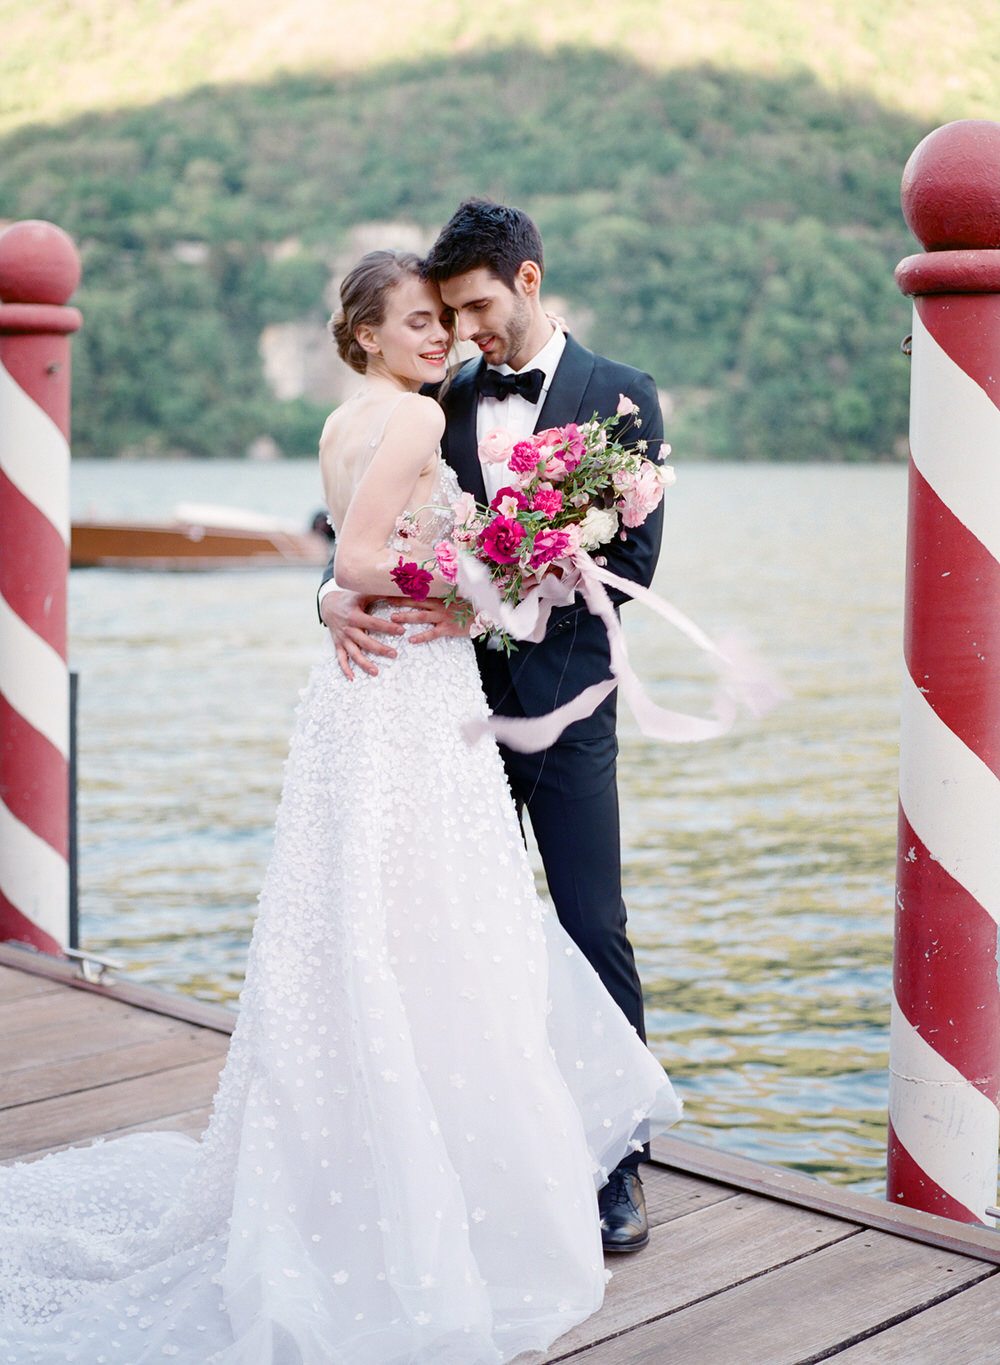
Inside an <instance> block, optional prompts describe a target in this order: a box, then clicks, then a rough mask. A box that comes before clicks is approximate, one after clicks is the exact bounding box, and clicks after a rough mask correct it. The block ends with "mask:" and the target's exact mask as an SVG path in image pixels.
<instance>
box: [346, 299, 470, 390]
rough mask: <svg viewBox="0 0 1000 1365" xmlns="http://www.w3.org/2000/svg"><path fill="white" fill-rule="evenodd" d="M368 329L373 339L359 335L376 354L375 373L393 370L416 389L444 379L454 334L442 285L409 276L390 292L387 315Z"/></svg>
mask: <svg viewBox="0 0 1000 1365" xmlns="http://www.w3.org/2000/svg"><path fill="white" fill-rule="evenodd" d="M360 330H361V329H359V332H360ZM364 330H365V331H368V332H370V338H367V337H365V336H363V335H359V340H360V342H361V344H362V346H364V347H365V350H367V351H368V352H369V355H370V356H371V357H372V358H371V359H370V360H369V362H368V369H369V372H377V371H379V370H381V371H383V372H388V374H389V376H390V377H391V378H393V379H395V380H396V381H397V382H401V383H403V384H404V385H405V386H406V387H407V388H411V389H418V388H419V387H420V385H421V384H438V383H440V382H441V380H442V379H443V378H444V376H445V373H446V371H447V368H448V351H449V348H450V347H451V343H452V340H453V334H452V329H451V312H450V310H449V309H447V308H446V307H445V306H444V304H443V303H442V302H441V295H440V294H439V293H438V290H437V286H436V285H433V284H430V283H429V282H428V281H427V280H422V279H420V278H419V277H418V276H416V275H407V276H406V278H405V279H404V280H402V281H401V282H400V283H399V284H397V285H396V286H395V288H393V289H391V290H390V291H389V294H388V296H387V298H386V305H385V320H384V321H383V322H382V323H380V324H379V326H378V327H373V328H371V329H364ZM369 339H370V342H371V343H372V345H369V344H368V342H369Z"/></svg>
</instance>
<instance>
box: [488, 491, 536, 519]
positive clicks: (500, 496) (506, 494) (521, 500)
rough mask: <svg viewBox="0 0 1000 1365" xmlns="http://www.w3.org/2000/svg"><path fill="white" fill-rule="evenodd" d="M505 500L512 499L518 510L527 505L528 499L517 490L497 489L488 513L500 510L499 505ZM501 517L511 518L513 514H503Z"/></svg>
mask: <svg viewBox="0 0 1000 1365" xmlns="http://www.w3.org/2000/svg"><path fill="white" fill-rule="evenodd" d="M505 498H512V499H513V501H514V503H515V505H516V506H517V507H519V508H525V507H527V505H528V499H527V498H526V497H525V496H524V494H523V493H522V492H521V490H520V489H519V488H498V489H497V492H496V495H495V497H494V499H493V501H492V502H491V503H490V511H491V512H496V511H497V510H498V509H500V504H501V503H502V502H503V501H504V499H505ZM503 515H504V516H505V517H506V516H513V512H504V513H503Z"/></svg>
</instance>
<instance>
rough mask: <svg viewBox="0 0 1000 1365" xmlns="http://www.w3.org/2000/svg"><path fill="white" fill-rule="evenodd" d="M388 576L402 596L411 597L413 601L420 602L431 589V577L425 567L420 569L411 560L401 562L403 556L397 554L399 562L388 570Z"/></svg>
mask: <svg viewBox="0 0 1000 1365" xmlns="http://www.w3.org/2000/svg"><path fill="white" fill-rule="evenodd" d="M389 577H390V578H391V579H392V581H393V582H394V583H395V585H396V587H397V588H398V589H399V591H400V592H401V593H402V594H403V596H404V597H412V598H413V600H414V602H422V601H423V600H424V598H425V597H426V596H427V594H428V593H429V592H430V590H431V583H432V582H433V581H434V580H433V577H432V575H431V574H430V573H428V571H427V570H426V569H422V568H421V567H420V565H419V564H415V563H414V562H413V560H410V561H409V563H407V564H404V563H403V556H402V555H400V556H399V563H398V564H397V565H396V567H395V568H394V569H391V570H390V571H389Z"/></svg>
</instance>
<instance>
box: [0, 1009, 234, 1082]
mask: <svg viewBox="0 0 1000 1365" xmlns="http://www.w3.org/2000/svg"><path fill="white" fill-rule="evenodd" d="M191 1027H192V1026H191V1025H190V1024H185V1023H184V1022H183V1021H182V1020H180V1019H168V1018H167V1017H166V1016H165V1015H162V1014H147V1013H146V1012H145V1011H144V1010H127V1011H126V1013H125V1014H122V1013H120V1012H118V1011H113V1012H110V1013H108V1014H99V1015H97V1016H96V1017H90V1016H88V1017H87V1018H86V1022H85V1025H81V1023H80V1021H79V1019H69V1020H62V1019H59V1018H56V1019H53V1020H52V1021H51V1022H49V1023H47V1024H42V1025H40V1026H39V1027H38V1028H37V1029H32V1030H31V1031H30V1032H27V1033H17V1034H15V1035H13V1036H12V1037H10V1038H5V1037H4V1036H3V1035H2V1033H0V1086H2V1084H3V1080H2V1078H3V1077H5V1076H10V1075H13V1074H15V1073H16V1072H18V1071H21V1070H23V1069H24V1068H26V1067H35V1066H45V1065H46V1064H47V1063H48V1062H49V1061H51V1060H52V1059H53V1058H58V1059H60V1060H62V1061H69V1060H71V1059H72V1058H74V1057H86V1056H89V1055H90V1054H91V1053H93V1052H110V1051H112V1050H113V1049H115V1048H119V1047H130V1046H132V1045H133V1044H135V1043H138V1042H142V1041H145V1040H151V1039H161V1038H177V1037H181V1036H182V1035H183V1034H184V1033H185V1032H186V1031H187V1030H188V1029H189V1028H191ZM202 1032H203V1033H204V1035H205V1037H206V1038H216V1037H218V1038H221V1039H222V1045H223V1047H225V1046H226V1044H227V1039H226V1037H225V1035H224V1034H217V1033H216V1032H215V1030H214V1029H204V1030H202Z"/></svg>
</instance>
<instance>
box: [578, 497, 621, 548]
mask: <svg viewBox="0 0 1000 1365" xmlns="http://www.w3.org/2000/svg"><path fill="white" fill-rule="evenodd" d="M617 530H618V513H617V512H616V511H615V510H614V508H612V507H609V508H603V507H591V508H590V509H589V510H588V512H587V515H586V516H585V517H584V519H583V521H581V522H580V549H581V550H596V549H597V547H598V545H605V544H606V543H607V542H608V541H609V540H611V539H612V538H613V537H614V535H615V533H616V532H617Z"/></svg>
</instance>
